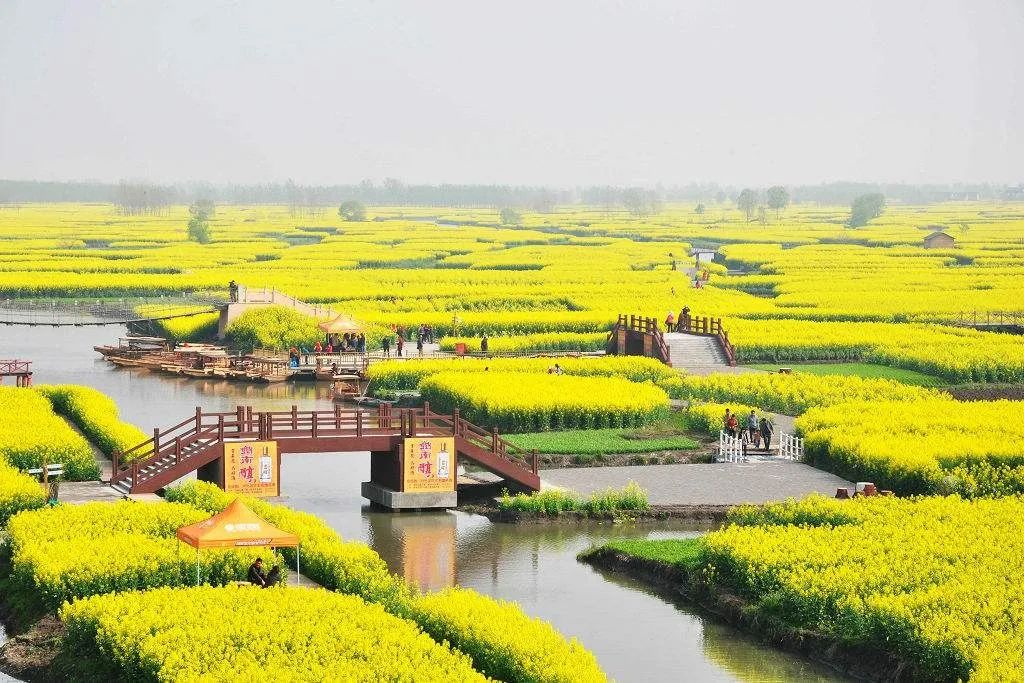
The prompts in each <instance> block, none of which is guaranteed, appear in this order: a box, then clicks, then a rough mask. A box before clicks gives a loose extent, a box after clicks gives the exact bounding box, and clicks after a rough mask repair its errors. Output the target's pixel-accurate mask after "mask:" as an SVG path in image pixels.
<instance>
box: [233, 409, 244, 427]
mask: <svg viewBox="0 0 1024 683" xmlns="http://www.w3.org/2000/svg"><path fill="white" fill-rule="evenodd" d="M235 421H236V422H237V423H238V426H237V429H236V430H235V431H237V432H238V433H239V434H241V433H242V423H243V422H244V421H245V408H244V407H242V406H238V407H237V408H235Z"/></svg>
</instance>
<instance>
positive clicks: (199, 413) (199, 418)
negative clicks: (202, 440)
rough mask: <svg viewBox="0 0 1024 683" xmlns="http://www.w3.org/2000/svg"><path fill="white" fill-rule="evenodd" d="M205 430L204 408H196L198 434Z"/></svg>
mask: <svg viewBox="0 0 1024 683" xmlns="http://www.w3.org/2000/svg"><path fill="white" fill-rule="evenodd" d="M202 428H203V408H202V406H196V431H197V432H198V431H199V430H200V429H202Z"/></svg>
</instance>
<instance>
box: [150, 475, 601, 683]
mask: <svg viewBox="0 0 1024 683" xmlns="http://www.w3.org/2000/svg"><path fill="white" fill-rule="evenodd" d="M235 497H236V496H234V495H233V494H228V493H225V492H224V491H222V490H220V489H219V488H217V487H216V486H214V485H213V484H209V483H206V482H199V481H193V482H187V483H184V484H181V485H178V486H175V487H173V488H171V489H170V490H169V491H168V498H169V499H171V500H177V501H182V502H187V503H188V504H190V505H194V506H196V507H199V508H202V509H203V510H205V511H206V512H207V513H215V512H219V511H220V510H222V509H224V508H225V507H227V505H228V504H229V503H230V502H231V501H232V500H233V499H234V498H235ZM241 498H242V500H243V501H244V502H245V503H246V504H247V505H249V506H250V507H251V508H252V510H253V511H254V512H256V513H257V514H258V515H260V516H262V517H264V518H265V519H267V520H268V521H270V522H271V523H273V524H274V525H276V526H278V527H280V528H282V529H284V530H286V531H291V532H292V533H295V534H297V535H298V536H299V539H300V541H301V543H302V546H301V547H302V558H303V559H302V567H303V573H305V574H307V575H308V576H310V577H311V578H313V579H315V580H316V581H317V582H319V583H320V584H321V585H323V586H325V587H327V588H330V589H333V590H337V591H341V592H344V593H352V594H355V595H358V596H360V597H362V598H363V599H365V600H367V601H368V602H374V603H378V604H380V605H382V606H383V607H384V608H385V609H386V610H387V611H388V612H390V613H392V614H395V615H397V616H401V617H404V618H408V619H411V620H413V621H415V622H416V623H417V624H419V625H420V627H421V628H422V629H423V630H424V631H425V632H426V633H428V634H429V635H430V636H431V637H432V638H434V640H435V641H438V642H442V641H447V642H449V643H451V644H452V645H453V646H454V647H456V648H457V649H458V650H460V651H461V652H464V653H466V654H468V655H469V656H470V657H472V659H473V663H474V666H475V667H476V669H477V670H479V671H481V672H483V673H485V674H486V675H488V676H489V677H491V678H496V679H503V680H529V681H544V682H550V683H561V682H563V681H564V682H566V683H568V682H569V681H575V680H595V681H598V680H605V678H604V674H603V673H602V672H601V670H600V668H598V667H597V664H596V662H595V660H594V656H593V654H591V653H590V652H589V651H588V650H587V649H586V648H584V647H583V646H582V645H580V644H579V643H578V642H576V641H575V639H573V640H566V639H565V638H564V637H562V636H561V635H560V634H559V633H558V632H557V631H556V630H555V629H554V628H553V627H552V626H551V625H550V624H548V623H547V622H545V621H543V620H540V619H534V618H531V617H529V616H527V615H526V614H525V613H524V612H523V611H522V610H521V609H519V607H518V606H516V605H515V604H514V603H508V602H503V601H499V600H495V599H493V598H490V597H487V596H485V595H480V594H479V593H476V592H474V591H469V590H463V589H451V590H450V591H446V592H443V593H441V594H427V595H420V593H419V592H418V591H417V590H416V589H415V588H414V587H412V586H409V585H407V584H405V582H404V581H403V580H402V579H400V578H399V577H397V576H394V575H391V574H390V573H389V572H388V569H387V565H386V564H384V561H383V560H382V559H381V558H380V556H379V555H377V553H375V552H374V551H373V550H372V549H370V548H369V546H367V545H365V544H363V543H355V542H343V541H340V538H339V537H338V535H337V534H336V533H335V532H334V531H333V530H331V529H330V528H329V527H327V525H326V524H324V523H323V522H322V521H321V520H320V519H318V518H317V517H315V516H313V515H310V514H308V513H303V512H298V511H295V510H290V509H289V508H287V507H285V506H283V505H274V504H271V503H267V502H266V501H261V500H259V499H255V498H249V497H247V496H241ZM284 552H285V554H286V558H288V559H289V560H291V559H292V558H293V555H291V554H289V553H290V551H288V550H285V551H284ZM449 594H450V595H452V596H454V597H453V599H452V601H451V604H445V603H447V600H446V599H444V598H443V597H438V596H439V595H440V596H447V595H449ZM476 619H488V620H490V625H487V626H481V625H480V624H479V623H476V621H475V620H476ZM573 671H579V672H580V675H581V676H583V678H573V677H572V672H573ZM508 672H517V676H518V677H516V678H511V679H509V678H506V676H507V674H508Z"/></svg>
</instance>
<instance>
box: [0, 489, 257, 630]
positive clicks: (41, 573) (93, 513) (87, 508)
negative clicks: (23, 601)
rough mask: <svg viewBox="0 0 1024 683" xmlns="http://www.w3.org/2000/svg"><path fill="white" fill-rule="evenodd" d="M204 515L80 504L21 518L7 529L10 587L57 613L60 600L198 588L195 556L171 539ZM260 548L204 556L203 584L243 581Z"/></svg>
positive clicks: (158, 507)
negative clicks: (138, 590)
mask: <svg viewBox="0 0 1024 683" xmlns="http://www.w3.org/2000/svg"><path fill="white" fill-rule="evenodd" d="M208 516H209V515H208V514H206V513H205V512H203V511H201V510H198V509H196V508H193V507H190V506H187V505H180V504H173V503H168V504H146V503H134V502H130V501H121V502H117V503H100V502H97V503H85V504H82V505H59V506H57V507H53V508H46V509H42V510H29V511H25V512H21V513H19V514H17V515H15V516H14V517H12V518H11V519H10V521H9V522H8V524H7V532H8V536H9V544H10V550H11V567H12V569H11V579H12V583H13V585H15V586H16V587H17V588H18V590H19V591H21V592H23V593H25V594H27V595H31V596H33V598H34V599H38V600H39V601H40V602H41V603H42V604H43V605H45V606H46V607H47V608H49V609H51V610H55V609H56V608H57V607H59V606H60V604H61V603H62V602H64V601H66V600H71V599H73V598H80V597H85V596H88V595H97V594H100V593H109V592H111V591H118V590H129V589H133V588H148V587H155V586H187V585H192V584H195V582H196V553H195V551H194V550H193V549H192V548H190V547H188V546H184V545H183V544H182V543H181V542H180V541H178V540H177V539H176V538H175V536H174V533H175V531H176V530H177V529H178V527H181V526H183V525H186V524H192V523H194V522H198V521H199V520H201V519H205V518H207V517H208ZM261 553H262V554H263V555H264V556H266V555H267V553H268V551H267V550H266V549H262V548H248V549H242V550H226V551H225V550H204V551H202V552H201V553H199V566H200V575H201V578H202V581H203V582H208V583H213V584H224V583H227V582H229V581H234V580H244V579H245V577H246V572H247V570H248V567H249V564H250V563H251V562H252V561H253V559H255V558H256V557H257V556H258V555H260V554H261Z"/></svg>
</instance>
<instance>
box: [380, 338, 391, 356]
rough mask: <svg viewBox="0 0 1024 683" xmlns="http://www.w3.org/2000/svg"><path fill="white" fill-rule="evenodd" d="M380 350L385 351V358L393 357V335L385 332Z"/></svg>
mask: <svg viewBox="0 0 1024 683" xmlns="http://www.w3.org/2000/svg"><path fill="white" fill-rule="evenodd" d="M380 350H381V351H383V352H384V357H385V358H391V335H390V334H385V335H384V336H383V337H381V339H380Z"/></svg>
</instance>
